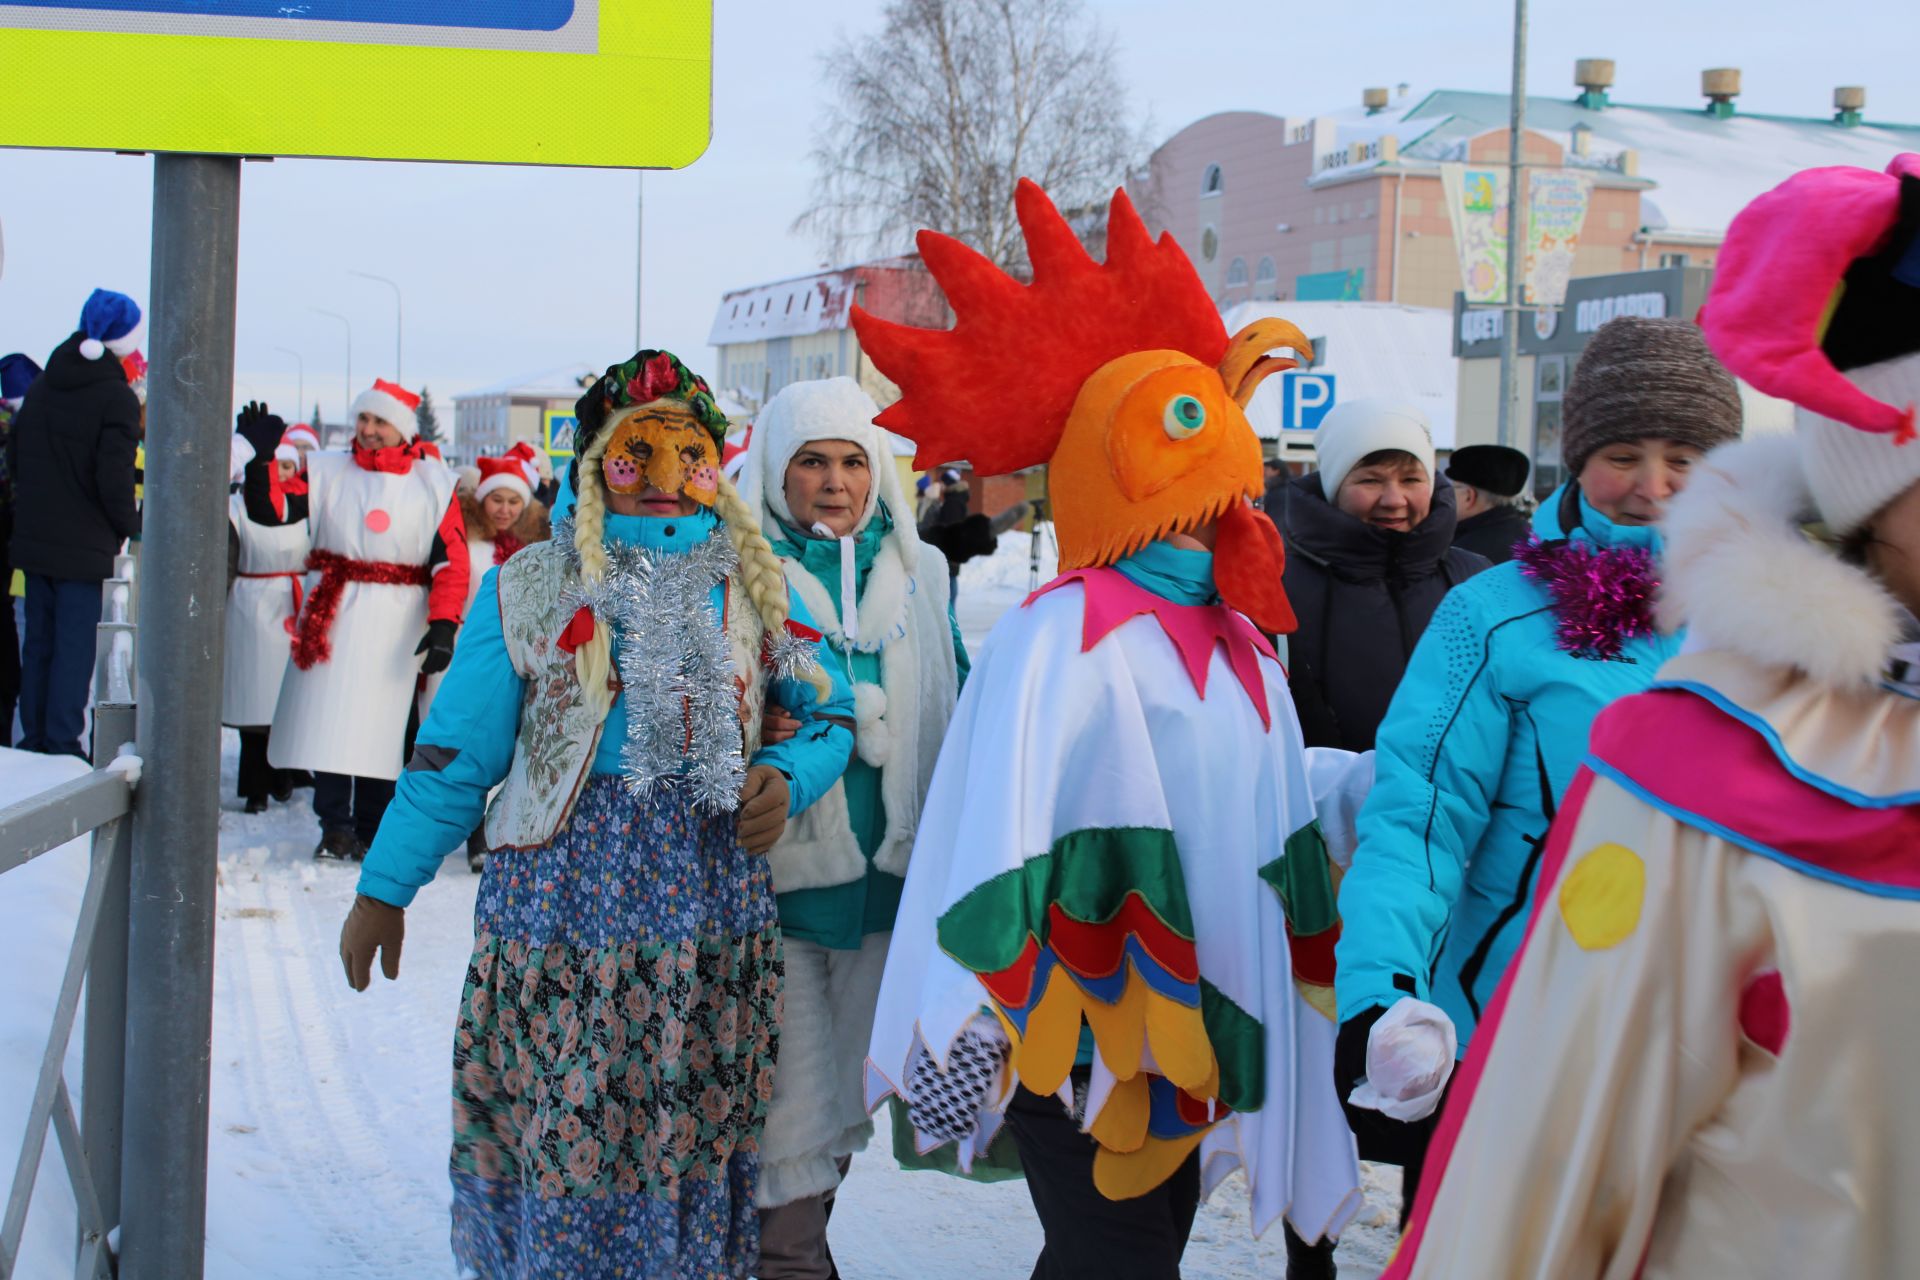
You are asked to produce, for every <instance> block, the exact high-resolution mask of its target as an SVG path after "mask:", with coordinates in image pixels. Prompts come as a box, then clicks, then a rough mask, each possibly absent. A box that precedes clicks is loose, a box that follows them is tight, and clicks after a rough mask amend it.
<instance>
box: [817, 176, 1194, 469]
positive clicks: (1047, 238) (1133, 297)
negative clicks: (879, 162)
mask: <svg viewBox="0 0 1920 1280" xmlns="http://www.w3.org/2000/svg"><path fill="white" fill-rule="evenodd" d="M1013 203H1014V210H1015V212H1016V213H1018V215H1019V217H1020V230H1021V231H1022V232H1023V233H1024V234H1025V236H1026V240H1027V256H1028V257H1029V259H1030V260H1031V261H1032V263H1033V283H1032V284H1028V285H1023V284H1021V283H1020V282H1019V281H1017V280H1015V279H1013V278H1012V277H1011V276H1009V275H1007V274H1006V273H1005V272H1003V271H1001V270H1000V268H998V267H996V266H994V265H993V263H991V262H990V261H988V260H987V259H986V258H985V257H983V256H982V255H981V254H979V253H976V252H975V251H974V250H972V249H970V248H968V247H967V246H966V245H963V244H961V243H960V242H959V241H958V240H954V239H951V238H949V237H947V236H943V235H939V234H937V233H936V232H932V231H922V232H921V233H920V236H919V245H920V256H921V258H922V259H924V260H925V262H926V264H927V268H928V270H930V271H931V272H932V273H933V277H934V279H935V280H937V281H938V282H939V283H940V287H941V288H942V289H943V290H945V291H946V295H947V301H948V303H949V304H950V305H951V306H952V307H953V313H954V317H955V318H954V325H953V328H951V329H916V328H913V327H911V326H908V325H901V324H894V323H892V322H891V321H887V320H881V319H878V318H876V317H875V316H872V315H870V314H868V313H867V312H865V311H863V310H861V309H860V308H859V307H855V308H854V309H853V327H854V331H855V332H856V333H857V334H858V335H859V337H860V345H861V347H862V348H863V349H864V350H865V351H866V353H867V355H868V356H869V357H871V358H872V360H873V363H874V367H876V368H877V369H879V370H880V372H881V373H883V374H885V375H886V376H887V377H888V378H890V379H892V380H893V381H894V383H896V384H897V385H898V386H899V388H900V399H899V400H897V401H896V402H894V404H892V405H891V406H889V407H888V408H887V409H886V410H885V411H884V412H882V413H881V414H880V416H879V417H878V418H876V419H874V421H875V422H877V423H879V424H880V425H881V426H883V427H886V428H888V429H889V430H892V431H896V432H898V433H899V434H901V435H903V436H905V437H907V439H909V440H911V441H913V442H914V444H916V445H917V446H919V448H918V451H917V452H916V453H915V454H914V465H915V466H917V467H928V466H932V465H934V464H936V463H941V462H955V461H959V460H960V459H963V458H964V459H966V460H967V461H969V462H971V463H972V464H973V468H974V470H975V471H976V472H978V473H979V474H981V475H1001V474H1004V473H1006V472H1009V471H1018V470H1020V469H1021V468H1022V467H1031V466H1038V465H1039V464H1041V463H1043V462H1045V461H1047V459H1048V458H1050V457H1052V456H1053V452H1054V448H1055V446H1056V445H1058V443H1059V441H1060V433H1061V432H1062V431H1063V430H1064V429H1065V427H1066V425H1067V417H1068V415H1069V414H1070V413H1072V411H1073V403H1074V399H1075V397H1077V396H1078V395H1079V393H1080V386H1081V384H1082V383H1084V382H1085V381H1086V380H1087V379H1088V378H1089V377H1090V376H1092V374H1093V373H1094V371H1095V370H1097V369H1099V368H1100V367H1101V366H1102V365H1104V364H1106V363H1107V362H1108V361H1110V360H1114V359H1117V358H1118V357H1120V356H1124V355H1127V354H1129V353H1131V352H1135V351H1159V350H1171V351H1180V352H1184V353H1185V354H1187V355H1189V356H1191V357H1192V358H1194V359H1195V360H1198V361H1200V362H1201V363H1202V364H1205V365H1208V366H1213V365H1217V364H1218V363H1219V362H1220V359H1221V357H1222V356H1223V355H1224V354H1225V353H1226V349H1227V330H1226V326H1225V325H1223V324H1222V323H1221V320H1220V313H1219V311H1218V310H1217V309H1216V308H1215V307H1214V304H1213V298H1212V296H1211V295H1209V294H1208V292H1207V287H1206V286H1205V285H1204V284H1202V283H1201V282H1200V277H1199V275H1198V274H1196V273H1195V271H1194V269H1193V263H1192V262H1191V261H1189V260H1188V258H1187V255H1186V254H1185V253H1184V252H1182V251H1181V248H1180V246H1179V245H1178V244H1176V243H1174V240H1173V237H1172V236H1171V235H1162V236H1161V237H1160V239H1159V240H1158V241H1157V242H1156V241H1155V240H1154V239H1153V237H1152V236H1150V235H1148V234H1147V228H1146V224H1145V223H1143V222H1141V221H1140V215H1139V214H1138V213H1136V212H1135V211H1134V207H1133V202H1132V201H1131V200H1129V199H1127V194H1126V192H1125V191H1115V192H1114V193H1113V203H1112V205H1111V206H1110V207H1109V209H1108V211H1107V260H1106V262H1105V263H1104V264H1101V263H1097V262H1095V261H1094V260H1093V258H1092V257H1091V256H1090V255H1089V254H1088V253H1087V251H1086V249H1084V248H1083V247H1082V246H1081V244H1080V241H1079V239H1078V238H1077V237H1076V236H1075V235H1074V233H1073V228H1072V227H1070V226H1068V225H1067V220H1066V219H1065V218H1063V217H1061V216H1060V211H1059V210H1058V209H1056V208H1054V205H1053V201H1052V200H1050V199H1048V198H1047V193H1046V192H1045V191H1042V190H1041V189H1040V187H1039V185H1038V184H1037V183H1035V182H1033V181H1032V180H1031V179H1027V178H1022V179H1021V180H1020V184H1019V186H1018V187H1017V188H1016V189H1015V191H1014V196H1013Z"/></svg>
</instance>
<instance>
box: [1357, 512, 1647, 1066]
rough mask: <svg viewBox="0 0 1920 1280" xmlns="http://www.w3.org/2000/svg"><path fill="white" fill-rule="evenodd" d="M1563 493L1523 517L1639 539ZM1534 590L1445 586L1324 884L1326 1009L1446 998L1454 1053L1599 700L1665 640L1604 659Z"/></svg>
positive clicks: (1502, 945) (1531, 884)
mask: <svg viewBox="0 0 1920 1280" xmlns="http://www.w3.org/2000/svg"><path fill="white" fill-rule="evenodd" d="M1563 494H1564V490H1562V491H1561V492H1558V493H1555V494H1554V495H1553V497H1551V498H1549V499H1548V500H1547V502H1546V503H1545V505H1543V506H1542V507H1541V509H1540V511H1539V513H1538V514H1537V515H1536V516H1535V517H1534V532H1535V533H1537V534H1538V535H1539V536H1540V537H1541V538H1542V539H1545V540H1549V541H1551V540H1553V539H1556V538H1563V537H1571V538H1573V539H1574V540H1577V541H1586V542H1592V543H1595V544H1597V545H1600V546H1604V547H1612V546H1644V547H1648V548H1649V549H1651V550H1653V551H1654V553H1655V554H1656V555H1657V554H1658V552H1659V549H1660V543H1659V535H1658V532H1657V531H1656V530H1655V529H1653V528H1652V527H1648V526H1630V525H1616V524H1614V523H1613V522H1612V521H1610V520H1608V519H1607V518H1606V517H1605V516H1603V515H1601V514H1600V513H1599V512H1598V511H1596V510H1594V509H1593V508H1592V507H1591V506H1589V505H1588V504H1587V503H1586V501H1585V499H1584V498H1583V499H1581V500H1580V504H1579V509H1580V523H1579V525H1578V526H1577V527H1576V528H1574V529H1573V530H1571V531H1570V532H1567V531H1563V530H1562V528H1561V523H1560V519H1559V512H1560V509H1561V505H1562V504H1561V498H1562V496H1563ZM1554 626H1555V621H1554V614H1553V610H1552V608H1551V605H1550V603H1549V600H1548V596H1547V592H1546V591H1545V589H1543V588H1542V587H1540V586H1538V585H1536V584H1535V583H1534V582H1532V581H1531V580H1529V579H1528V578H1526V577H1524V576H1522V574H1521V571H1520V565H1519V564H1517V563H1508V564H1503V565H1498V566H1496V567H1494V568H1492V569H1490V570H1488V571H1486V572H1485V573H1482V574H1479V575H1478V576H1476V577H1474V578H1473V579H1471V580H1470V581H1468V582H1465V583H1462V584H1461V585H1460V586H1457V587H1455V588H1454V589H1453V590H1452V591H1451V592H1449V593H1448V595H1447V598H1446V599H1445V600H1444V601H1442V602H1441V605H1440V608H1439V609H1438V610H1437V611H1436V612H1435V613H1434V615H1433V621H1432V622H1431V623H1430V624H1429V625H1428V627H1427V631H1426V634H1425V635H1423V636H1422V637H1421V638H1420V642H1419V644H1418V645H1416V646H1415V648H1414V651H1413V658H1412V660H1411V661H1410V662H1409V664H1408V666H1407V673H1406V676H1405V678H1404V679H1403V680H1402V681H1401V682H1400V687H1399V690H1398V691H1397V692H1396V693H1395V694H1394V697H1393V703H1392V705H1391V706H1390V707H1389V708H1388V709H1387V716H1386V719H1385V720H1383V721H1382V722H1381V725H1380V731H1379V736H1378V738H1377V742H1376V751H1377V752H1378V754H1377V756H1376V757H1375V761H1374V787H1373V791H1372V793H1371V794H1370V795H1369V796H1368V799H1367V803H1366V806H1365V808H1363V809H1362V810H1361V813H1360V820H1359V846H1358V848H1357V849H1356V851H1355V853H1354V857H1353V866H1352V867H1351V868H1350V869H1349V870H1348V872H1347V875H1346V879H1345V881H1344V882H1343V883H1342V885H1341V887H1340V917H1341V930H1342V932H1341V935H1340V941H1339V943H1338V945H1337V948H1336V952H1335V956H1336V960H1337V963H1338V974H1337V977H1336V979H1335V987H1334V990H1335V992H1336V993H1337V996H1338V999H1339V1004H1340V1020H1341V1021H1342V1022H1345V1021H1346V1020H1347V1019H1349V1018H1352V1017H1354V1016H1355V1015H1357V1014H1360V1013H1364V1012H1365V1011H1366V1010H1367V1009H1369V1008H1372V1007H1374V1006H1388V1005H1391V1004H1393V1003H1394V1001H1396V1000H1398V999H1399V998H1400V997H1401V996H1403V995H1413V996H1417V997H1419V998H1420V999H1422V1000H1428V1001H1431V1002H1432V1003H1434V1004H1437V1005H1439V1006H1440V1007H1441V1008H1442V1009H1444V1010H1446V1012H1447V1014H1448V1016H1450V1017H1451V1018H1452V1019H1453V1022H1454V1026H1455V1027H1456V1028H1457V1029H1458V1031H1459V1037H1460V1049H1461V1051H1462V1052H1463V1053H1464V1052H1465V1050H1466V1046H1467V1041H1468V1038H1469V1037H1470V1036H1471V1035H1472V1034H1473V1028H1474V1024H1475V1023H1477V1022H1478V1021H1479V1019H1480V1014H1481V1011H1482V1010H1483V1009H1484V1008H1485V1007H1486V1004H1487V1002H1488V1001H1489V1000H1490V999H1492V997H1493V993H1494V989H1495V988H1496V987H1498V986H1499V984H1500V978H1501V975H1502V974H1504V973H1505V972H1506V968H1507V964H1508V962H1509V961H1510V960H1511V959H1512V958H1513V954H1514V952H1515V950H1516V949H1517V948H1518V947H1519V945H1520V940H1521V938H1522V936H1523V935H1524V934H1525V931H1526V927H1527V918H1528V912H1529V910H1530V908H1531V905H1532V899H1533V891H1534V888H1535V880H1536V873H1537V872H1538V870H1539V865H1540V853H1541V849H1542V847H1543V845H1544V844H1545V842H1546V835H1547V828H1548V827H1549V826H1551V825H1552V822H1553V816H1554V813H1555V812H1556V810H1557V809H1558V807H1559V801H1560V797H1561V796H1562V795H1564V794H1565V793H1566V789H1567V786H1568V784H1570V783H1571V782H1572V781H1573V775H1574V771H1575V770H1576V769H1578V768H1579V766H1580V762H1581V760H1582V759H1583V758H1584V757H1585V755H1586V751H1587V732H1588V730H1589V729H1590V728H1591V726H1592V724H1593V720H1594V717H1595V716H1597V715H1598V714H1599V713H1600V710H1601V708H1603V707H1605V706H1606V705H1607V704H1608V703H1610V702H1612V701H1613V700H1614V699H1616V698H1622V697H1625V696H1627V695H1628V694H1631V693H1638V692H1640V691H1641V690H1643V689H1645V688H1646V687H1647V686H1648V685H1649V684H1651V683H1652V682H1653V677H1654V674H1655V672H1657V671H1658V670H1659V669H1660V666H1661V664H1662V663H1664V662H1665V661H1666V660H1667V659H1668V658H1670V657H1672V656H1673V655H1674V654H1675V653H1677V652H1679V649H1680V637H1679V636H1666V635H1656V636H1653V637H1650V638H1646V639H1636V640H1629V641H1627V642H1626V645H1625V647H1624V648H1623V649H1622V650H1621V653H1620V656H1619V657H1618V658H1615V659H1612V660H1606V659H1600V658H1578V657H1575V656H1574V655H1573V654H1571V653H1568V652H1566V651H1565V650H1563V649H1561V648H1560V647H1559V646H1558V645H1556V644H1555V642H1554Z"/></svg>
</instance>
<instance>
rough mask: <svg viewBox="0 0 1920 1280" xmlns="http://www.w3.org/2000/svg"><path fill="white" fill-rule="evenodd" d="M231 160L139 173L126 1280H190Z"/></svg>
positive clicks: (200, 1171)
mask: <svg viewBox="0 0 1920 1280" xmlns="http://www.w3.org/2000/svg"><path fill="white" fill-rule="evenodd" d="M239 251H240V159H239V157H238V156H206V155H169V154H161V155H157V156H155V157H154V161H153V295H152V301H153V317H154V321H155V323H154V326H153V366H152V372H151V373H150V374H149V375H148V376H149V378H150V379H151V381H150V383H149V391H150V398H149V403H148V410H147V423H148V431H149V433H150V439H149V442H148V443H149V448H148V449H147V504H146V538H145V542H144V544H143V545H144V547H145V550H144V552H143V553H142V555H141V558H140V560H141V564H140V577H139V586H138V590H139V592H140V613H139V617H140V642H139V646H138V648H137V650H136V661H137V662H138V665H139V674H140V682H139V690H140V715H139V727H138V730H137V734H136V741H137V742H138V745H139V753H140V758H141V759H142V760H143V761H145V765H144V776H143V777H142V780H141V783H140V798H139V802H138V803H137V804H135V805H134V809H133V865H132V872H131V880H130V901H131V903H132V910H131V915H130V920H129V926H128V934H127V1024H126V1025H127V1039H126V1047H127V1087H126V1097H125V1100H124V1104H123V1105H124V1110H123V1121H122V1123H123V1132H124V1133H125V1135H126V1141H125V1147H124V1150H123V1158H122V1163H121V1208H122V1217H121V1235H122V1245H121V1261H120V1275H121V1276H123V1277H125V1280H199V1277H200V1276H201V1274H202V1270H203V1267H204V1265H205V1257H206V1223H207V1081H208V1075H209V1067H210V1058H211V1053H212V1043H213V932H214V882H215V872H216V853H217V849H218V845H219V836H220V707H219V703H218V700H217V699H213V698H209V697H208V696H207V690H209V689H212V688H217V687H218V685H219V682H220V650H221V639H222V635H223V632H224V627H225V614H226V591H225V589H224V585H223V584H224V580H225V578H226V568H227V535H226V503H227V439H228V437H229V435H230V434H231V433H232V431H233V427H232V425H231V423H230V422H229V418H228V415H229V414H230V413H231V412H232V410H233V406H232V403H231V400H232V396H233V329H234V308H235V304H234V281H235V279H236V271H235V265H236V262H237V260H238V258H239Z"/></svg>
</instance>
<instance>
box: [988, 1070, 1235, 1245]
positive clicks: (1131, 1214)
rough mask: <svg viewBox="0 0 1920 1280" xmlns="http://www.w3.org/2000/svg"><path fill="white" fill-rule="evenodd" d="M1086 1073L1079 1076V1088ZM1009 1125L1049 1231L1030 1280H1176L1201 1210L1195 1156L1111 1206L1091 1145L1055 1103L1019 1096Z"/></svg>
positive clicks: (1031, 1192) (1022, 1093)
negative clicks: (1100, 1186)
mask: <svg viewBox="0 0 1920 1280" xmlns="http://www.w3.org/2000/svg"><path fill="white" fill-rule="evenodd" d="M1086 1074H1087V1072H1086V1069H1085V1068H1079V1069H1076V1070H1075V1072H1074V1076H1075V1080H1076V1082H1080V1081H1081V1079H1082V1077H1084V1076H1085V1075H1086ZM1007 1124H1008V1126H1009V1127H1010V1128H1011V1129H1012V1130H1013V1141H1014V1145H1016V1146H1017V1147H1019V1149H1020V1163H1021V1165H1022V1166H1024V1167H1025V1169H1026V1175H1027V1192H1028V1194H1029V1195H1031V1196H1032V1197H1033V1207H1034V1211H1035V1212H1036V1213H1038V1214H1039V1215H1040V1227H1041V1229H1042V1230H1043V1231H1045V1232H1046V1244H1045V1245H1044V1246H1043V1247H1042V1248H1041V1250H1040V1257H1039V1260H1038V1261H1036V1262H1035V1263H1034V1264H1033V1280H1178V1278H1179V1275H1180V1255H1181V1254H1183V1253H1185V1252H1186V1250H1187V1236H1188V1235H1189V1234H1190V1233H1191V1232H1192V1230H1193V1215H1194V1211H1195V1210H1196V1209H1198V1208H1199V1206H1200V1156H1199V1153H1198V1152H1195V1153H1194V1154H1192V1155H1190V1156H1188V1157H1187V1159H1186V1163H1184V1164H1182V1165H1181V1166H1180V1167H1179V1169H1177V1170H1175V1171H1174V1173H1173V1176H1172V1177H1170V1178H1168V1179H1167V1180H1166V1181H1165V1182H1163V1183H1161V1184H1160V1185H1159V1186H1157V1187H1155V1188H1154V1189H1153V1190H1152V1191H1149V1192H1147V1194H1145V1195H1143V1196H1137V1197H1135V1198H1134V1199H1132V1200H1109V1199H1107V1198H1106V1197H1105V1196H1103V1195H1101V1194H1100V1192H1099V1191H1098V1190H1096V1189H1095V1187H1094V1185H1093V1155H1094V1150H1095V1144H1094V1141H1093V1139H1092V1138H1090V1137H1088V1136H1087V1135H1086V1134H1084V1133H1082V1132H1080V1125H1079V1123H1078V1122H1077V1121H1075V1120H1074V1118H1073V1117H1072V1115H1070V1114H1069V1113H1068V1112H1067V1109H1066V1108H1065V1107H1063V1106H1061V1105H1060V1100H1059V1099H1058V1098H1051V1097H1048V1098H1043V1097H1041V1096H1040V1095H1039V1094H1036V1093H1031V1092H1029V1091H1028V1090H1027V1089H1025V1088H1021V1089H1018V1090H1016V1091H1015V1093H1014V1096H1013V1101H1012V1102H1011V1103H1009V1104H1008V1107H1007Z"/></svg>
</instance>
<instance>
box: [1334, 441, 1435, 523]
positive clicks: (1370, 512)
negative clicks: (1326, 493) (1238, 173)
mask: <svg viewBox="0 0 1920 1280" xmlns="http://www.w3.org/2000/svg"><path fill="white" fill-rule="evenodd" d="M1370 456H1371V455H1370ZM1333 505H1334V506H1336V507H1338V508H1340V510H1342V511H1344V512H1346V513H1347V514H1348V515H1350V516H1352V517H1353V518H1354V519H1356V520H1363V521H1365V522H1366V523H1368V524H1370V525H1372V526H1374V527H1375V528H1376V529H1388V530H1391V531H1393V532H1395V533H1407V532H1409V531H1410V530H1413V529H1415V528H1418V527H1419V525H1420V522H1421V521H1423V520H1425V519H1426V518H1427V513H1428V512H1429V511H1431V510H1432V509H1433V477H1432V476H1430V475H1428V474H1427V469H1426V467H1425V466H1423V465H1421V462H1420V460H1419V459H1418V458H1416V457H1414V456H1413V455H1412V454H1410V453H1395V454H1393V455H1391V456H1389V457H1385V458H1382V459H1380V461H1378V462H1373V463H1367V462H1362V463H1361V464H1360V465H1359V466H1357V467H1355V468H1354V469H1353V470H1351V471H1349V472H1347V474H1346V476H1345V477H1344V478H1343V479H1342V480H1341V481H1340V489H1339V492H1337V493H1335V494H1334V495H1333Z"/></svg>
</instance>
